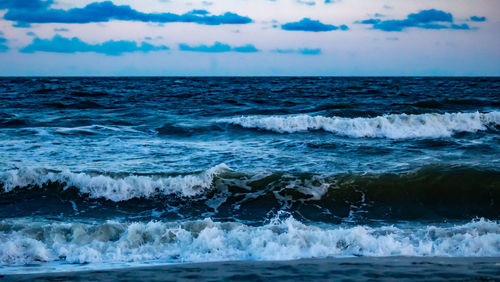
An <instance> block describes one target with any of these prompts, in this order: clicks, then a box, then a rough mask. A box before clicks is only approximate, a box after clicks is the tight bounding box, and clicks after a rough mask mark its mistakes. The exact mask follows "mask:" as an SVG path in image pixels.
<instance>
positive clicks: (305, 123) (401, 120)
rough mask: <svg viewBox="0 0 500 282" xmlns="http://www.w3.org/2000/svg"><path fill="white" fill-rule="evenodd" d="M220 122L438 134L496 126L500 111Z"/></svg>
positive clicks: (364, 133) (397, 135)
mask: <svg viewBox="0 0 500 282" xmlns="http://www.w3.org/2000/svg"><path fill="white" fill-rule="evenodd" d="M219 122H221V123H227V124H231V125H235V126H239V127H243V128H252V129H259V130H265V131H272V132H277V133H296V132H308V131H317V130H322V131H325V132H329V133H334V134H337V135H341V136H348V137H353V138H362V137H371V138H377V137H378V138H392V139H406V138H439V137H450V136H452V135H453V134H455V133H459V132H477V131H485V130H488V129H492V130H494V129H495V128H497V127H498V126H499V125H500V112H489V113H479V112H475V113H444V114H438V113H432V114H419V115H412V114H392V115H383V116H377V117H373V118H361V117H358V118H344V117H325V116H311V115H291V116H242V117H235V118H231V119H221V120H219Z"/></svg>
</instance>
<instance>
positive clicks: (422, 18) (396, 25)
mask: <svg viewBox="0 0 500 282" xmlns="http://www.w3.org/2000/svg"><path fill="white" fill-rule="evenodd" d="M357 23H360V24H370V25H372V28H373V29H378V30H382V31H403V30H405V29H407V28H422V29H461V30H468V29H470V27H469V25H467V24H461V25H458V24H454V23H453V15H452V14H451V13H447V12H444V11H440V10H435V9H430V10H423V11H420V12H418V13H414V14H409V15H408V16H407V17H406V19H403V20H381V19H367V20H362V21H358V22H357Z"/></svg>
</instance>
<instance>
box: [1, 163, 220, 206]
mask: <svg viewBox="0 0 500 282" xmlns="http://www.w3.org/2000/svg"><path fill="white" fill-rule="evenodd" d="M227 170H229V167H227V166H226V165H225V164H220V165H217V166H215V167H212V168H210V169H208V170H206V171H204V172H201V173H198V174H189V175H179V176H172V177H153V176H137V175H131V176H126V177H123V178H115V177H111V176H106V175H91V174H86V173H74V172H70V171H68V170H66V171H62V172H48V171H44V170H36V169H19V170H10V171H7V172H3V173H1V174H0V183H1V185H2V187H3V190H4V191H3V192H9V191H12V190H14V189H16V188H26V187H41V186H42V185H44V184H48V183H51V182H58V183H61V184H63V185H64V189H68V188H70V187H76V188H78V189H79V190H80V192H81V193H83V194H88V195H89V196H90V197H91V198H105V199H108V200H111V201H116V202H118V201H125V200H129V199H132V198H141V197H144V198H148V197H153V196H157V195H169V194H179V195H181V196H195V195H198V194H202V193H203V192H205V191H206V190H208V189H211V188H212V186H213V181H214V176H215V175H217V174H218V173H221V172H223V171H227Z"/></svg>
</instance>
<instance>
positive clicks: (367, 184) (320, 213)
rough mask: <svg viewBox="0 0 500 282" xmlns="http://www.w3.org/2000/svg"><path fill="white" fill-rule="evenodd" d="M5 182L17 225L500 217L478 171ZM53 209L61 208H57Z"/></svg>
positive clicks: (219, 170) (71, 176) (494, 180)
mask: <svg viewBox="0 0 500 282" xmlns="http://www.w3.org/2000/svg"><path fill="white" fill-rule="evenodd" d="M0 179H1V184H0V188H1V189H2V190H3V193H1V194H0V204H1V205H0V209H1V211H2V213H1V214H8V215H11V216H30V215H33V214H41V215H43V214H50V215H55V214H59V213H63V214H67V215H79V216H91V217H113V216H116V215H117V214H120V215H126V216H132V215H133V216H145V217H151V216H153V217H160V218H201V217H203V216H207V215H210V216H212V217H214V218H221V219H222V218H223V219H237V220H249V221H261V220H263V219H264V218H266V217H267V215H268V214H269V213H271V212H276V211H280V210H285V211H288V212H290V213H292V214H293V215H294V216H296V217H298V218H300V219H306V220H313V221H323V222H334V223H336V222H346V221H357V222H362V221H365V220H378V219H382V220H426V219H429V220H431V219H432V220H434V219H472V218H475V217H485V218H490V219H495V218H498V217H500V172H499V171H498V170H495V169H480V168H473V167H455V166H430V167H424V168H421V169H419V170H416V171H413V172H408V173H384V174H349V173H345V174H337V175H330V176H328V175H314V174H308V173H284V172H265V173H255V174H244V173H238V172H235V171H232V170H230V169H229V168H228V167H227V166H225V165H219V166H216V167H213V168H210V169H208V170H206V171H203V172H199V173H195V174H188V175H177V176H166V175H161V174H159V175H122V176H120V175H95V174H86V173H72V172H69V171H64V172H47V171H36V170H17V171H10V172H6V173H4V174H3V175H1V177H0ZM47 201H53V204H51V205H48V206H49V207H47V205H46V203H47ZM75 206H77V207H76V208H75ZM96 207H97V208H96ZM98 211H100V212H98Z"/></svg>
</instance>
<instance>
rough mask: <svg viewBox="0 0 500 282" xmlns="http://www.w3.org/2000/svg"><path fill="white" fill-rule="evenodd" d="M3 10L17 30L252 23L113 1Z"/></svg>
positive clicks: (8, 5) (6, 1)
mask: <svg viewBox="0 0 500 282" xmlns="http://www.w3.org/2000/svg"><path fill="white" fill-rule="evenodd" d="M0 1H2V2H0V7H1V8H2V9H8V11H7V13H6V14H5V15H4V19H6V20H9V21H14V22H17V25H18V26H29V24H31V23H80V24H82V23H91V22H107V21H111V20H122V21H140V22H155V23H169V22H186V23H197V24H205V25H220V24H247V23H251V22H252V20H251V19H250V18H248V17H244V16H240V15H238V14H235V13H230V12H227V13H225V14H222V15H211V14H210V13H209V12H208V11H206V10H193V11H191V12H188V13H185V14H181V15H178V14H174V13H143V12H139V11H137V10H134V9H132V8H131V7H130V6H128V5H119V6H118V5H115V4H113V2H111V1H104V2H95V3H90V4H88V5H87V6H85V7H83V8H73V9H69V10H61V9H52V8H50V4H51V3H52V1H36V0H22V1H20V2H29V3H30V4H29V5H27V6H24V7H23V6H22V5H20V4H18V3H17V2H16V1H14V2H16V3H17V4H13V3H14V2H13V0H0Z"/></svg>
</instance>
